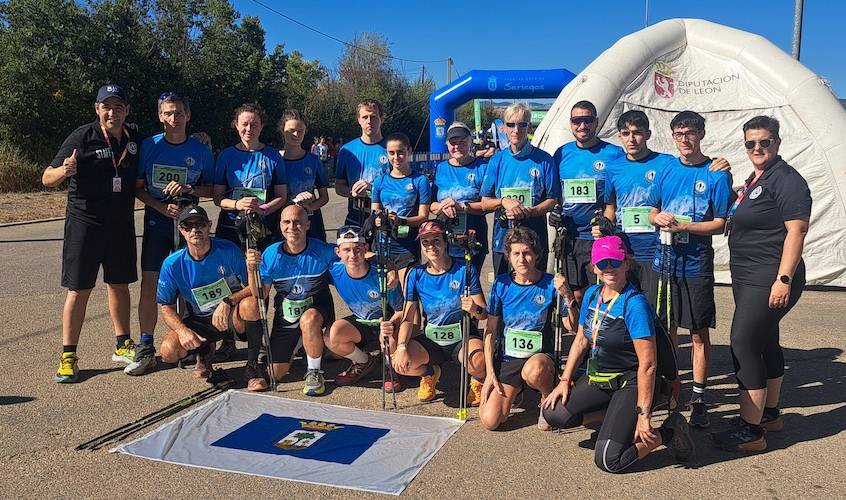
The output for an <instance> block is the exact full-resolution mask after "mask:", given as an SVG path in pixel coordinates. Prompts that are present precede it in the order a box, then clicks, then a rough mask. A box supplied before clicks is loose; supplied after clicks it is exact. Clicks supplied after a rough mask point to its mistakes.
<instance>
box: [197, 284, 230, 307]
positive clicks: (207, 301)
mask: <svg viewBox="0 0 846 500" xmlns="http://www.w3.org/2000/svg"><path fill="white" fill-rule="evenodd" d="M191 294H192V295H193V296H194V302H196V303H197V307H199V308H200V310H201V311H203V312H208V311H211V310H212V309H213V308H215V307H217V305H218V304H220V303H221V302H223V299H225V298H226V297H229V296H230V295H232V291H231V290H230V289H229V285H228V284H227V283H226V280H225V279H223V278H220V279H219V280H217V281H215V282H214V283H212V284H210V285H206V286H198V287H197V288H192V289H191Z"/></svg>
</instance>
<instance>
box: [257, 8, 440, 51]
mask: <svg viewBox="0 0 846 500" xmlns="http://www.w3.org/2000/svg"><path fill="white" fill-rule="evenodd" d="M252 2H253V3H255V4H257V5H260V6H262V7H264V8H265V9H267V10H269V11H270V12H273V13H274V14H277V15H279V16H282V17H284V18H285V19H287V20H289V21H291V22H292V23H295V24H298V25H300V26H302V27H303V28H305V29H307V30H310V31H313V32H315V33H317V34H318V35H322V36H325V37H326V38H329V39H331V40H334V41H336V42H338V43H341V44H344V45H346V46H347V47H351V48H354V49H358V50H363V51H365V52H369V53H371V54H373V55H377V56H382V57H387V58H389V59H394V60H396V61H405V62H413V63H442V62H446V61H447V60H446V59H436V60H431V61H422V60H419V59H405V58H403V57H397V56H392V55H390V54H383V53H381V52H376V51H373V50H370V49H366V48H364V47H360V46H358V45H355V44H353V43H350V42H347V41H345V40H341V39H340V38H338V37H335V36H332V35H330V34H329V33H325V32H323V31H320V30H319V29H317V28H313V27H311V26H309V25H307V24H305V23H303V22H300V21H298V20H296V19H294V18H293V17H291V16H289V15H286V14H283V13H282V12H279V11H278V10H276V9H274V8H273V7H271V6H269V5H267V4H265V3H263V2H260V1H259V0H252Z"/></svg>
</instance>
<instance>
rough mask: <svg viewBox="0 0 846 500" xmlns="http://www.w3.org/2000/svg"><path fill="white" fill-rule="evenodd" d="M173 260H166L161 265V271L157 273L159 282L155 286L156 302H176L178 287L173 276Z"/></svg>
mask: <svg viewBox="0 0 846 500" xmlns="http://www.w3.org/2000/svg"><path fill="white" fill-rule="evenodd" d="M174 262H175V261H173V260H170V261H166V262H165V263H164V264H163V265H162V270H161V273H160V274H159V283H158V285H157V286H156V303H158V304H164V305H167V306H172V305H174V304H176V299H177V297H178V296H179V287H177V286H176V280H175V279H174V278H173V263H174Z"/></svg>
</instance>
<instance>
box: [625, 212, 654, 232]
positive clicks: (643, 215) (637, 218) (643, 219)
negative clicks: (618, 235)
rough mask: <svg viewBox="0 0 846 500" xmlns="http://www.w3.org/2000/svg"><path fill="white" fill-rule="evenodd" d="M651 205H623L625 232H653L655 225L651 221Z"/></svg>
mask: <svg viewBox="0 0 846 500" xmlns="http://www.w3.org/2000/svg"><path fill="white" fill-rule="evenodd" d="M650 210H651V208H650V207H623V232H624V233H653V232H655V226H653V225H652V224H650V223H649V211H650Z"/></svg>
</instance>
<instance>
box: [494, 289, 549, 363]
mask: <svg viewBox="0 0 846 500" xmlns="http://www.w3.org/2000/svg"><path fill="white" fill-rule="evenodd" d="M556 297H558V292H557V291H556V290H555V283H554V282H553V279H552V275H551V274H549V273H544V274H543V275H542V276H541V279H540V280H538V281H537V283H532V284H529V285H520V284H517V283H515V282H514V280H513V279H512V277H511V274H500V275H499V276H497V277H496V280H495V281H494V283H493V285H492V286H491V295H490V298H489V300H488V314H490V315H492V316H499V317H500V318H501V325H502V328H500V332H499V336H500V338H499V345H500V346H503V345H504V344H505V331H506V330H507V329H509V328H513V329H516V330H528V331H533V332H542V333H543V348H542V350H541V352H552V348H553V343H552V340H553V339H552V335H551V324H552V323H551V319H552V314H553V312H554V304H555V302H554V301H555V300H556ZM502 358H503V359H505V360H508V359H509V356H505V355H503V356H502Z"/></svg>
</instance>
